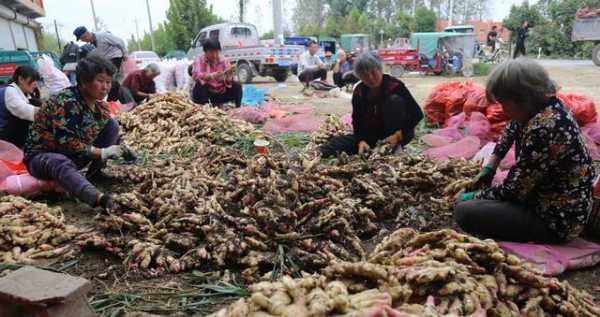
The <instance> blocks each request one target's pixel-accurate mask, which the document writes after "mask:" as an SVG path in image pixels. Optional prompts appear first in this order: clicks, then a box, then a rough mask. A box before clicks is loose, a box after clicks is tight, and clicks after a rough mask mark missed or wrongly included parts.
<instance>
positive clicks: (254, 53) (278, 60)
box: [188, 23, 304, 83]
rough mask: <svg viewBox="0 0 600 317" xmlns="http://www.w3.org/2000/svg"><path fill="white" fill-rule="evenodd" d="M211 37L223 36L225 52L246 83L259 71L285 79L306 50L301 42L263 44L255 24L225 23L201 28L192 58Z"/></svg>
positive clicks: (262, 73)
mask: <svg viewBox="0 0 600 317" xmlns="http://www.w3.org/2000/svg"><path fill="white" fill-rule="evenodd" d="M208 38H214V39H218V40H219V42H220V43H221V48H222V53H223V56H224V57H226V58H227V59H229V61H230V62H231V63H232V64H236V65H237V68H236V75H237V77H238V80H239V81H240V82H242V83H250V82H252V78H253V77H254V76H257V75H260V76H270V77H274V78H275V80H277V81H278V82H283V81H285V80H286V79H287V77H288V74H289V71H290V65H292V64H293V63H298V59H299V56H300V54H302V53H303V52H304V47H303V46H300V45H285V44H283V45H266V46H265V45H260V42H259V36H258V32H257V30H256V27H255V26H254V25H252V24H246V23H221V24H215V25H211V26H208V27H205V28H203V29H202V30H200V32H198V34H197V35H196V37H195V38H194V39H193V40H192V43H191V44H192V47H191V48H190V50H189V51H188V58H190V59H193V58H195V57H196V56H197V55H200V54H202V41H204V40H206V39H208Z"/></svg>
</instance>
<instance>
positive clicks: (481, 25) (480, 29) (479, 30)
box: [436, 20, 510, 43]
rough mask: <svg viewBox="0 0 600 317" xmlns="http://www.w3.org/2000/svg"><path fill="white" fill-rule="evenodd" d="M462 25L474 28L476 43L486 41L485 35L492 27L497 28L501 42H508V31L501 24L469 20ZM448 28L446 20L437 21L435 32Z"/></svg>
mask: <svg viewBox="0 0 600 317" xmlns="http://www.w3.org/2000/svg"><path fill="white" fill-rule="evenodd" d="M464 24H468V25H472V26H473V27H474V28H475V33H476V34H477V41H479V42H480V43H482V42H485V41H486V40H487V34H488V32H489V31H491V30H492V26H493V25H495V26H497V28H498V30H497V32H498V37H499V38H501V39H502V40H503V41H505V42H508V41H509V39H510V31H509V30H508V29H506V28H504V27H502V22H496V21H478V20H470V21H467V22H466V23H464ZM447 26H448V20H438V21H437V26H436V31H438V32H443V31H444V29H445V28H446V27H447Z"/></svg>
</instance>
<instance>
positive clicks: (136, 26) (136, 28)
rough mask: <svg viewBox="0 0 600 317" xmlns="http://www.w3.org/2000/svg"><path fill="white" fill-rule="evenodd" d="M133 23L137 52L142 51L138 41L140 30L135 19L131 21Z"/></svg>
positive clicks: (140, 41) (140, 43) (140, 42)
mask: <svg viewBox="0 0 600 317" xmlns="http://www.w3.org/2000/svg"><path fill="white" fill-rule="evenodd" d="M133 21H135V36H136V37H137V40H136V42H137V47H138V51H141V50H142V40H141V39H140V30H139V28H138V23H137V18H135V19H133Z"/></svg>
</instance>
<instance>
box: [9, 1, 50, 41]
mask: <svg viewBox="0 0 600 317" xmlns="http://www.w3.org/2000/svg"><path fill="white" fill-rule="evenodd" d="M45 14H46V13H45V11H44V4H43V1H42V0H0V49H3V50H16V49H27V50H30V51H37V50H38V38H39V36H40V35H41V27H42V26H41V25H40V24H39V23H38V22H36V21H34V19H35V18H40V17H43V16H44V15H45Z"/></svg>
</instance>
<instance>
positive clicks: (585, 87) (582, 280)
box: [255, 60, 600, 303]
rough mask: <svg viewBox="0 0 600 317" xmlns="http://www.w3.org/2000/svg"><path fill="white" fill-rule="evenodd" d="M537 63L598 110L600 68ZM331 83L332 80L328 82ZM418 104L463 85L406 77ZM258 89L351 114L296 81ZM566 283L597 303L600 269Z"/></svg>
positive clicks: (345, 98) (345, 103)
mask: <svg viewBox="0 0 600 317" xmlns="http://www.w3.org/2000/svg"><path fill="white" fill-rule="evenodd" d="M540 63H541V64H542V65H543V66H544V67H545V68H546V70H547V71H548V72H549V74H550V76H551V78H552V79H553V80H554V81H556V82H557V83H558V85H559V86H560V87H561V90H562V91H564V92H568V93H575V94H580V95H584V96H587V97H589V98H591V99H593V100H594V102H595V103H596V105H597V109H599V110H600V67H597V66H595V65H593V64H592V63H591V62H589V61H568V60H542V61H540ZM329 80H330V81H331V78H329ZM401 80H402V81H403V82H404V83H405V84H406V86H407V87H408V89H409V90H410V92H411V93H412V94H413V96H414V97H415V99H416V100H417V102H418V103H419V104H421V105H422V104H423V103H424V102H425V100H426V99H427V96H428V95H429V94H430V93H431V91H432V90H433V89H434V87H435V86H436V85H438V84H440V83H443V82H449V81H463V80H465V78H462V77H442V76H420V75H408V76H406V77H403V78H401ZM469 80H472V81H473V82H475V83H477V84H479V85H482V86H485V81H486V77H473V78H470V79H469ZM255 84H256V86H257V87H260V88H269V89H271V91H273V95H274V96H276V97H278V98H280V99H281V100H282V101H289V102H294V103H296V102H302V103H306V104H311V105H313V106H314V108H315V110H316V111H317V113H319V114H323V115H326V114H336V115H342V114H345V113H349V112H351V111H352V106H351V96H350V94H349V93H342V95H341V96H340V97H337V98H319V97H305V96H303V95H302V94H301V93H300V90H301V88H302V86H301V84H300V83H299V82H298V80H297V79H296V78H290V79H288V81H287V82H286V83H285V84H286V86H287V87H285V88H282V87H280V86H279V87H278V85H277V84H276V83H275V82H274V81H272V80H270V79H263V78H260V79H259V80H257V81H256V82H255ZM559 278H560V279H561V280H562V279H565V280H568V281H569V282H570V283H572V284H573V285H575V286H577V287H580V288H583V289H586V290H588V291H589V292H590V293H592V295H594V297H595V298H596V301H597V302H599V303H600V288H599V286H598V281H600V265H598V266H596V267H594V268H591V269H584V270H577V271H572V272H568V273H566V274H564V275H562V276H560V277H559Z"/></svg>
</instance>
